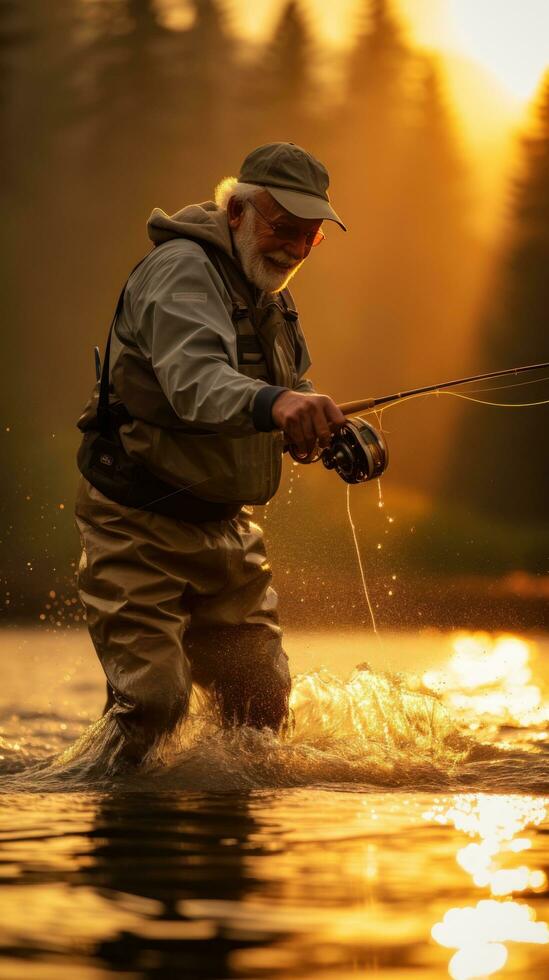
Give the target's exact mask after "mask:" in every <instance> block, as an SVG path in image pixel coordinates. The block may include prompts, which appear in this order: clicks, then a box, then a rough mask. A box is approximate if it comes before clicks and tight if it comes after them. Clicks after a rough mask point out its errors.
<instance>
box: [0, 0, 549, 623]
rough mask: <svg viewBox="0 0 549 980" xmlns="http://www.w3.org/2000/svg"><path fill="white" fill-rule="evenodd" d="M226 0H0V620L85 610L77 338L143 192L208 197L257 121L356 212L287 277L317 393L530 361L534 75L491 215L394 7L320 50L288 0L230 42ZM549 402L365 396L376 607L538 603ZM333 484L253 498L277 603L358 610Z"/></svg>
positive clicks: (337, 612) (547, 149)
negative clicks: (309, 156)
mask: <svg viewBox="0 0 549 980" xmlns="http://www.w3.org/2000/svg"><path fill="white" fill-rule="evenodd" d="M235 5H236V6H237V5H238V4H237V3H236V0H235V3H233V4H232V5H231V3H230V2H229V0H227V2H225V3H221V2H216V0H191V2H183V0H181V3H178V2H177V0H172V2H171V3H170V4H169V7H170V18H167V17H166V3H160V2H159V3H155V2H153V0H55V3H50V4H47V3H44V2H43V0H0V113H1V117H2V132H3V140H2V147H3V152H2V158H1V169H2V173H1V181H0V195H1V204H2V232H3V236H4V248H3V261H2V271H3V279H4V282H3V304H2V310H3V318H2V319H3V330H2V359H1V363H2V368H3V375H2V389H1V390H2V403H3V407H2V412H1V417H0V423H1V424H0V430H1V431H0V440H1V445H2V475H3V480H4V485H3V487H2V494H1V526H0V571H1V579H0V586H1V593H2V594H1V608H2V610H3V613H4V618H5V619H6V620H11V621H13V622H16V621H18V620H21V619H22V618H25V617H27V618H30V619H31V620H33V621H38V619H39V618H40V619H41V620H42V622H45V623H46V625H47V624H48V623H49V624H53V625H55V624H61V623H63V624H65V625H66V624H69V625H70V624H72V623H76V624H78V623H79V621H80V613H79V609H78V605H77V601H76V592H75V584H74V569H75V563H76V562H77V559H78V540H77V535H76V531H75V529H74V524H73V516H72V507H73V498H74V493H75V487H76V482H77V479H78V474H77V471H76V467H75V453H76V448H77V445H78V433H77V430H76V429H75V421H76V419H77V417H78V415H79V413H80V410H81V408H82V406H83V404H84V402H85V400H86V398H87V396H88V393H89V391H90V389H91V387H92V385H93V380H94V369H93V357H92V347H93V345H94V344H98V345H99V346H100V347H103V345H104V342H105V338H106V332H107V328H108V325H109V322H110V319H111V316H112V311H113V308H114V305H115V302H116V298H117V296H118V293H119V291H120V288H121V286H122V284H123V282H124V281H125V278H126V276H127V274H128V272H129V270H130V269H131V268H132V267H133V265H134V264H135V263H136V262H137V261H138V259H139V258H140V257H141V256H142V255H143V254H144V253H145V252H146V251H147V250H148V247H149V243H148V240H147V238H146V232H145V224H146V220H147V217H148V215H149V213H150V211H151V210H152V208H153V207H155V206H159V207H162V208H163V209H164V210H166V211H168V212H173V211H175V210H177V209H178V208H180V207H182V206H183V205H185V204H187V203H191V202H194V201H203V200H206V199H208V198H211V197H212V194H213V188H214V186H215V184H216V183H217V182H218V180H219V179H220V178H221V177H223V176H226V175H228V174H235V173H237V172H238V169H239V165H240V162H241V160H242V158H243V157H244V155H245V154H246V153H247V152H248V151H249V150H250V149H251V148H253V147H254V146H256V145H258V144H260V143H263V142H268V141H271V140H292V141H294V142H296V143H299V144H301V145H302V146H305V147H306V148H308V149H310V150H311V151H312V152H313V153H315V155H317V156H318V157H319V158H320V159H321V160H323V161H324V162H325V163H326V165H327V166H328V168H329V170H330V175H331V195H332V200H333V202H334V204H335V206H336V208H337V210H338V211H339V213H340V214H341V215H342V217H343V218H344V220H345V221H346V222H347V223H348V227H349V232H348V233H347V234H346V235H345V234H343V233H341V232H340V231H339V229H338V228H337V227H336V226H331V225H330V226H329V227H328V228H327V229H326V230H327V234H328V238H327V241H326V243H325V244H324V245H323V246H322V248H319V249H318V250H317V251H315V253H314V254H313V255H312V256H311V257H310V259H309V261H308V262H307V263H306V265H305V267H304V269H303V271H302V272H301V274H300V275H299V276H298V277H297V279H296V280H295V289H294V292H295V295H296V297H297V300H298V302H299V306H300V310H301V314H302V322H303V325H304V328H305V331H306V333H307V336H308V339H309V342H310V347H311V350H312V354H313V361H314V366H313V370H312V371H311V376H312V377H313V379H314V381H315V383H316V386H317V388H318V389H319V390H321V391H326V392H327V393H329V394H331V395H332V396H333V397H334V398H335V399H336V400H341V401H342V400H348V399H351V398H356V397H360V396H368V395H381V394H386V393H389V392H392V391H398V390H403V389H405V388H407V387H412V386H418V385H422V384H429V383H432V382H436V381H440V382H442V381H444V380H446V379H449V378H452V377H458V376H460V375H462V374H465V373H476V372H480V371H488V370H497V369H501V368H507V367H512V366H514V365H519V364H526V363H531V362H536V361H542V360H547V359H549V344H548V340H547V337H548V331H547V310H548V309H549V285H548V283H549V275H548V270H549V78H547V77H546V79H545V80H544V81H543V82H542V84H541V87H540V89H539V91H538V93H537V95H536V99H535V103H534V105H533V107H532V111H531V113H530V116H529V117H528V119H527V120H525V123H524V126H523V128H522V130H521V131H520V132H517V134H516V153H515V154H514V157H513V164H512V167H510V169H509V174H508V181H507V185H506V189H505V206H506V212H505V214H506V218H505V221H504V222H500V223H499V225H498V226H497V231H498V234H497V236H496V235H495V234H492V235H490V234H487V233H486V232H485V231H482V230H481V229H480V225H479V221H478V215H476V214H475V206H476V205H475V200H476V197H475V192H474V173H473V167H474V165H473V164H472V162H471V160H470V159H469V157H468V153H467V151H466V148H465V147H464V145H463V141H462V138H461V133H460V128H459V123H458V121H457V119H456V118H455V115H454V111H453V107H452V104H451V99H450V96H449V94H448V91H447V87H446V82H445V76H444V72H443V71H442V70H441V67H440V64H439V62H438V60H437V59H436V57H435V56H434V55H433V54H432V53H428V52H426V51H424V50H422V49H421V48H419V47H417V46H416V45H415V44H414V43H412V41H411V40H409V38H408V35H407V31H406V26H405V25H404V24H402V23H401V22H400V20H399V16H398V13H397V12H396V10H395V9H394V8H393V7H391V5H390V4H389V3H388V2H385V0H370V2H365V3H364V4H363V5H362V9H361V11H360V16H359V17H358V19H357V23H356V25H355V27H354V42H353V46H352V48H351V49H350V50H349V51H348V52H347V53H346V56H345V60H344V62H341V63H340V64H339V65H336V66H334V63H333V62H334V55H333V53H331V52H329V51H327V50H325V49H323V47H322V46H321V44H320V43H319V41H318V38H316V37H315V32H314V24H312V23H311V19H310V15H308V14H307V12H306V11H304V10H303V9H302V7H301V6H300V5H299V4H297V3H282V2H281V3H280V5H279V10H278V19H277V21H276V23H275V26H274V29H273V32H272V35H271V36H270V37H269V38H268V39H267V40H266V41H265V42H264V43H261V44H260V43H257V42H255V43H252V41H251V40H250V41H248V42H246V41H244V40H242V39H239V38H237V36H236V34H235V32H234V31H233V30H232V29H231V23H232V21H231V17H232V11H233V8H234V7H235ZM233 12H234V11H233ZM178 13H179V15H180V16H177V15H178ZM494 228H495V224H494ZM512 380H513V379H512ZM519 380H523V379H519ZM479 387H484V388H486V387H489V386H488V385H484V386H480V385H479V386H477V388H479ZM548 396H549V392H548V384H545V385H544V384H535V385H528V386H523V387H517V388H514V389H512V390H505V391H503V392H502V393H501V394H498V392H495V393H494V392H489V393H484V394H480V395H478V397H480V398H483V397H484V398H488V399H493V400H496V401H498V400H501V401H503V400H507V401H510V400H512V399H515V400H516V401H526V400H535V399H542V398H546V397H548ZM548 412H549V407H545V408H544V407H540V408H520V409H516V410H513V411H512V410H509V409H499V408H489V407H483V406H480V405H474V404H471V403H466V402H463V401H460V400H458V399H456V398H451V397H442V396H440V397H432V398H426V399H420V400H416V401H412V402H411V403H409V405H408V406H407V407H404V406H399V407H396V408H394V409H392V410H390V411H387V412H386V413H385V414H384V416H383V419H382V424H383V427H384V429H385V430H386V432H387V439H388V442H389V446H390V453H391V463H390V468H389V470H388V472H387V474H386V476H385V477H384V478H383V481H382V488H383V501H381V500H380V499H379V498H378V489H377V487H376V486H375V485H372V486H370V485H365V486H360V487H354V488H351V495H350V500H351V507H352V512H353V517H354V519H355V523H356V525H357V532H358V536H359V541H360V544H361V550H362V556H363V560H364V563H365V567H366V571H367V578H368V581H369V584H370V587H371V590H372V596H373V602H374V606H375V608H376V609H377V612H378V618H379V619H380V621H381V622H382V623H383V624H385V625H405V626H407V627H414V626H415V625H417V623H418V622H423V623H427V622H432V623H440V624H441V625H442V624H443V623H444V624H447V623H457V624H465V623H466V622H467V621H473V620H475V617H476V618H477V619H478V618H480V619H482V621H483V622H485V623H487V624H489V622H490V621H491V619H492V618H493V617H494V616H495V618H496V619H497V618H498V616H500V618H502V621H503V620H505V621H507V619H508V618H509V617H510V616H511V617H512V618H513V617H514V619H516V622H517V624H521V625H528V624H529V625H533V626H543V625H544V626H547V625H548V623H547V621H545V622H544V621H543V617H544V615H545V616H546V612H547V601H546V599H547V583H548V581H549V578H548V576H549V532H548V529H547V490H548V475H549V474H548V469H549V464H548V460H549V425H548V423H547V420H548V417H549V416H548ZM345 494H346V488H345V486H344V485H343V484H342V483H341V482H340V481H339V480H338V478H337V477H336V476H335V475H334V474H331V473H328V472H326V471H325V470H324V469H323V468H322V467H321V466H318V467H311V468H306V467H292V466H291V465H287V467H286V474H285V477H284V482H283V486H282V489H281V491H280V493H279V495H278V497H277V498H276V499H275V501H273V502H272V503H271V504H270V505H269V506H268V507H267V508H266V509H265V514H264V515H260V520H261V519H263V520H265V527H266V532H267V535H268V538H269V543H270V549H271V558H272V560H273V565H274V568H275V576H276V582H277V585H278V587H279V590H280V592H281V594H282V599H283V607H284V608H285V609H286V611H287V616H288V617H289V618H290V619H291V620H293V621H303V622H307V624H308V625H310V623H311V621H312V617H318V618H319V622H321V623H324V624H327V623H328V622H329V621H330V618H331V620H333V621H335V622H347V621H349V622H350V621H354V620H355V619H356V620H357V621H362V619H363V618H364V603H363V599H362V597H361V592H360V582H359V580H358V577H357V567H356V556H355V553H354V548H353V542H352V537H351V532H350V528H349V524H348V519H347V511H346V501H345ZM380 503H384V506H383V507H380V506H379V504H380ZM471 583H473V584H472V585H471ZM487 583H488V584H487ZM544 595H545V601H544ZM498 610H499V611H498ZM544 610H545V611H544ZM506 618H507V619H506Z"/></svg>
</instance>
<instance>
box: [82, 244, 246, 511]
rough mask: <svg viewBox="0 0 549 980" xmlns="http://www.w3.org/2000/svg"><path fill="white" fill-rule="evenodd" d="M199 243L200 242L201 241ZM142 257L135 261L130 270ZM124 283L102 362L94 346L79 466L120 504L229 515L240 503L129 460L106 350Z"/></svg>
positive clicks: (125, 419) (124, 418) (125, 417)
mask: <svg viewBox="0 0 549 980" xmlns="http://www.w3.org/2000/svg"><path fill="white" fill-rule="evenodd" d="M199 244H200V245H201V247H204V246H203V243H199ZM157 247H161V246H157ZM204 250H205V251H207V254H208V257H209V258H212V257H211V255H210V253H211V252H213V251H214V250H213V249H212V248H207V249H206V248H205V249H204ZM145 258H147V256H145ZM145 258H143V259H141V260H140V261H139V262H138V263H137V265H136V266H134V268H133V269H132V273H133V272H135V270H136V269H137V268H138V266H139V265H141V262H144V261H145ZM212 260H213V259H212ZM132 273H130V275H131V274H132ZM126 285H127V283H125V284H124V287H123V289H122V291H121V293H120V296H119V297H118V302H117V304H116V309H115V312H114V316H113V318H112V322H111V325H110V328H109V333H108V337H107V343H106V347H105V355H104V358H103V364H102V365H101V358H100V355H99V350H98V348H97V347H95V348H94V361H95V372H96V379H97V382H98V385H99V397H98V400H97V412H96V416H95V418H93V419H91V421H89V422H87V423H86V424H85V425H84V426H82V429H83V433H84V437H83V440H82V443H81V445H80V449H79V451H78V456H77V463H78V468H79V470H80V472H81V473H82V475H83V476H84V477H85V479H86V480H88V481H89V482H90V483H91V484H92V486H94V487H95V488H96V489H97V490H99V491H100V492H101V493H102V494H104V495H105V496H106V497H108V498H109V499H110V500H114V501H115V502H116V503H119V504H122V505H123V506H125V507H130V508H133V509H137V510H147V511H151V512H153V513H156V514H163V515H164V516H167V517H175V518H178V519H179V520H182V521H187V522H189V523H193V524H199V523H204V522H206V521H220V520H231V519H232V518H234V517H236V515H237V514H238V512H239V511H240V509H241V505H240V504H235V503H232V502H231V503H215V502H211V501H207V500H202V499H200V498H199V497H196V496H194V495H193V494H192V493H191V492H190V491H189V488H187V487H181V486H179V487H178V486H174V485H173V484H170V483H167V482H165V481H164V480H161V479H159V478H158V477H156V476H155V475H154V474H153V473H151V472H150V471H149V470H147V469H146V467H145V466H143V465H142V464H141V463H138V462H137V461H136V460H134V459H132V458H131V457H130V456H129V455H128V454H127V453H126V451H125V449H124V447H123V445H122V441H121V439H120V434H119V430H120V427H121V426H122V425H124V424H131V422H132V421H133V420H132V417H131V415H130V413H129V412H128V410H127V409H126V407H125V405H123V403H122V402H121V401H120V400H118V399H116V400H113V401H111V398H110V394H115V393H114V392H113V391H112V388H111V384H110V351H111V339H112V334H113V330H115V329H116V323H117V321H118V318H119V316H120V314H121V312H122V309H123V305H124V296H125V292H126Z"/></svg>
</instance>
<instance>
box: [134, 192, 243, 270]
mask: <svg viewBox="0 0 549 980" xmlns="http://www.w3.org/2000/svg"><path fill="white" fill-rule="evenodd" d="M147 232H148V235H149V238H150V240H151V242H153V243H154V244H155V245H161V244H162V243H163V242H167V241H169V240H170V239H171V238H196V239H199V240H202V241H205V242H210V243H211V244H212V245H216V246H217V248H220V249H221V250H222V251H223V252H225V253H226V254H227V255H229V256H230V257H231V258H232V259H235V258H236V255H235V251H234V249H233V243H232V238H231V233H230V231H229V225H228V222H227V212H226V211H222V210H221V208H218V206H217V204H214V202H213V201H205V203H204V204H189V205H188V207H186V208H182V209H181V211H176V212H175V214H172V215H169V214H166V212H165V211H162V209H161V208H154V210H153V212H152V214H151V216H150V218H149V220H148V222H147Z"/></svg>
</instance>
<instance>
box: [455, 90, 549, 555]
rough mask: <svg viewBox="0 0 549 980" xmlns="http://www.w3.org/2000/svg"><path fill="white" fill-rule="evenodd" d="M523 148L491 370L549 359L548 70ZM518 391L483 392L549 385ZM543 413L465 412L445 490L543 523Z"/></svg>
mask: <svg viewBox="0 0 549 980" xmlns="http://www.w3.org/2000/svg"><path fill="white" fill-rule="evenodd" d="M521 150H522V168H521V174H520V177H518V178H517V179H516V180H515V182H514V186H513V192H512V199H511V219H512V227H511V232H510V235H509V239H508V242H507V245H506V248H505V254H504V257H503V260H502V267H501V273H500V276H499V279H498V282H497V289H496V293H495V295H494V297H493V302H492V311H491V314H490V315H489V317H488V318H487V320H486V323H485V326H484V330H483V334H482V340H481V350H482V357H481V361H480V367H486V368H488V369H490V368H493V369H494V370H497V369H500V368H501V369H503V368H508V367H513V366H514V365H520V364H528V363H536V362H540V361H544V360H548V356H549V347H548V340H547V338H548V320H547V315H548V314H547V311H548V309H549V276H548V274H547V270H548V269H549V73H548V74H547V75H546V77H545V80H544V82H543V84H542V86H541V89H540V95H539V100H538V102H537V109H536V119H535V125H534V127H533V129H532V131H531V132H528V134H527V135H525V136H524V138H523V139H522V146H521ZM521 380H524V379H521ZM517 392H518V394H516V395H515V394H514V393H513V392H512V391H504V392H502V393H501V396H499V398H498V396H497V395H494V393H493V392H492V393H491V394H490V395H488V396H486V397H488V398H492V399H493V400H494V401H498V400H502V401H504V400H511V399H513V396H514V398H515V399H516V400H517V401H530V400H532V401H535V400H536V401H537V400H540V399H541V398H543V397H544V393H545V394H546V392H547V387H546V386H544V387H543V389H542V386H541V385H535V386H534V385H532V386H531V387H522V386H521V387H520V388H518V389H517ZM481 397H482V396H481ZM546 414H547V408H544V407H537V408H534V407H532V408H517V409H515V410H512V409H497V408H482V409H481V408H480V407H477V406H471V407H470V408H469V407H468V409H467V410H464V411H463V415H462V418H461V423H460V428H459V430H458V435H457V439H456V443H455V447H454V452H453V454H452V456H453V460H454V463H453V466H451V469H450V474H449V479H448V481H447V484H446V488H445V489H446V490H447V492H448V493H449V494H451V495H452V494H453V495H454V497H455V498H456V499H457V500H458V501H459V503H460V505H461V506H463V507H465V508H467V509H468V510H470V511H472V512H477V513H479V514H484V515H486V516H489V517H490V518H491V519H492V520H494V521H496V522H497V521H499V522H501V523H503V522H505V521H513V523H515V524H519V525H520V524H524V525H526V524H536V523H538V524H540V525H541V524H543V523H544V522H546V521H547V501H548V480H549V426H548V425H547V421H546ZM540 547H542V544H541V542H540ZM545 557H546V556H545Z"/></svg>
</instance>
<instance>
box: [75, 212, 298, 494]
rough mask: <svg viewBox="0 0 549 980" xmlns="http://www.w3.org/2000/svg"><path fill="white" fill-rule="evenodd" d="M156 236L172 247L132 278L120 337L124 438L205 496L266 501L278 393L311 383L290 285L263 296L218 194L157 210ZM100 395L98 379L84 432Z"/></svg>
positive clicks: (271, 484)
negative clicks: (246, 270)
mask: <svg viewBox="0 0 549 980" xmlns="http://www.w3.org/2000/svg"><path fill="white" fill-rule="evenodd" d="M148 233H149V238H150V239H151V241H152V242H153V243H154V245H155V246H160V245H161V246H162V247H157V248H153V250H152V251H151V252H150V253H149V254H148V255H147V256H146V258H145V259H144V260H143V262H142V263H140V265H139V266H138V267H137V268H136V269H135V270H134V272H133V273H132V274H131V275H130V278H129V279H128V282H127V284H126V289H125V295H124V301H123V307H122V311H121V314H120V316H119V317H118V320H117V321H116V324H115V329H114V331H113V336H112V343H111V357H110V361H111V369H110V382H111V387H110V401H111V404H112V405H113V406H116V405H117V404H120V403H122V405H123V406H124V408H125V410H126V411H127V413H128V414H129V416H130V417H131V421H126V422H124V423H123V424H122V425H121V426H120V429H119V437H120V440H121V443H122V446H123V448H124V450H125V452H126V454H127V455H128V456H129V457H130V458H131V459H132V460H135V461H136V462H138V463H139V464H141V465H142V466H144V467H146V469H147V470H148V472H150V473H151V474H152V475H153V476H154V477H156V478H158V479H160V480H163V481H165V482H167V483H168V484H170V485H173V486H176V487H185V488H187V489H188V490H189V491H190V492H191V493H192V494H193V495H194V496H197V497H199V498H201V499H203V500H206V501H212V502H231V503H242V504H246V503H265V502H266V501H267V500H269V499H270V498H271V497H272V496H273V494H274V493H275V492H276V490H277V488H278V485H279V482H280V473H281V456H282V449H283V437H282V433H281V432H279V431H278V430H274V429H273V423H272V420H271V408H272V405H273V402H274V400H275V399H276V397H277V396H278V395H279V394H280V393H281V392H282V391H283V390H285V389H290V388H291V389H294V390H296V391H312V390H313V388H312V385H311V383H310V382H309V381H308V380H306V379H305V378H304V374H305V372H306V370H307V369H308V367H309V366H310V363H311V362H310V357H309V354H308V350H307V346H306V343H305V339H304V337H303V334H302V331H301V328H300V325H299V320H298V315H297V311H296V310H295V306H294V303H293V299H292V296H291V293H290V292H289V290H283V291H282V292H281V293H276V294H274V293H262V292H260V291H259V290H257V289H256V288H255V287H254V286H253V284H251V283H250V282H249V281H248V280H247V279H246V277H245V275H244V273H243V270H242V267H241V265H240V262H239V260H238V256H237V254H236V252H235V251H234V248H233V243H232V238H231V234H230V230H229V226H228V222H227V215H226V212H225V211H222V210H220V209H219V208H218V207H217V206H216V205H215V204H213V203H212V202H207V203H205V204H201V205H190V206H189V207H186V208H183V209H182V210H181V211H179V212H177V213H176V214H174V215H173V216H171V217H170V216H168V215H167V214H165V213H164V212H163V211H161V210H160V209H159V208H155V209H154V211H153V212H152V214H151V217H150V219H149V222H148ZM201 242H203V243H204V247H202V246H201V244H200V243H201ZM205 249H206V250H205ZM97 400H98V386H96V388H95V391H94V393H93V394H92V397H91V399H90V401H89V402H88V404H87V406H86V408H85V410H84V413H83V415H82V416H81V418H80V420H79V422H78V425H79V428H81V429H82V430H83V431H86V430H89V429H90V428H93V425H94V419H95V417H96V414H97Z"/></svg>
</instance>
